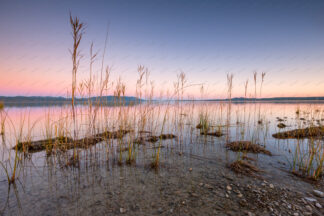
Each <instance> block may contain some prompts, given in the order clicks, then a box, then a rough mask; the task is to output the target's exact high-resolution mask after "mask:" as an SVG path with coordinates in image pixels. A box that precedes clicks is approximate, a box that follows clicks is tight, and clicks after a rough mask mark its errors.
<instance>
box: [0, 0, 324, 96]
mask: <svg viewBox="0 0 324 216" xmlns="http://www.w3.org/2000/svg"><path fill="white" fill-rule="evenodd" d="M323 11H324V1H323V0H321V1H316V0H313V1H308V0H246V1H241V0H236V1H234V0H218V1H216V0H215V1H214V0H200V1H198V0H151V1H148V0H146V1H144V0H138V1H133V0H118V1H117V0H116V1H80V0H69V1H58V0H56V1H54V0H53V1H50V0H49V1H43V0H39V1H36V0H29V1H25V0H23V1H15V0H0V95H7V96H15V95H26V96H67V95H68V94H69V92H71V80H72V74H71V71H72V61H71V55H70V53H69V49H70V48H71V47H72V37H71V29H70V24H69V13H70V12H71V13H72V15H73V16H78V17H79V18H80V20H81V21H82V22H84V23H85V24H86V29H85V35H84V37H83V40H82V42H81V47H80V51H81V54H82V56H83V57H82V59H81V63H80V67H79V71H78V73H77V79H78V83H80V82H81V81H85V80H87V79H88V77H89V61H90V60H89V50H90V44H91V43H92V42H93V44H94V50H95V51H96V52H98V57H97V60H96V62H95V63H94V73H95V74H97V76H98V77H99V74H100V69H101V64H102V55H103V51H104V47H105V38H106V34H107V32H108V42H107V47H106V54H105V57H104V61H103V63H104V66H105V67H106V66H109V67H110V68H111V76H110V85H109V86H108V89H107V92H106V94H113V91H114V86H115V85H116V81H117V80H118V79H120V80H122V82H124V83H125V84H126V94H127V95H135V89H136V81H137V79H138V72H137V68H138V66H139V65H144V66H145V67H147V68H148V71H149V72H150V76H149V81H153V82H154V84H153V85H154V92H155V97H158V96H159V95H160V94H164V95H165V94H166V92H167V91H169V92H170V93H172V92H173V89H174V82H176V81H177V75H178V74H180V73H181V72H184V73H185V74H186V80H187V82H186V85H187V86H188V87H187V88H186V89H185V92H184V96H185V97H190V98H192V97H194V98H199V97H204V98H224V97H226V96H227V78H226V77H227V74H233V93H232V96H233V97H241V96H244V93H245V90H244V82H246V80H248V83H249V84H248V96H252V97H254V81H253V72H257V73H258V77H257V89H258V97H259V96H260V93H259V89H260V85H261V84H260V83H261V73H262V72H265V73H266V76H265V79H264V83H263V86H262V92H261V96H262V97H283V96H324V13H323ZM201 85H203V86H204V92H203V94H202V93H201V90H200V89H201ZM148 88H150V87H148Z"/></svg>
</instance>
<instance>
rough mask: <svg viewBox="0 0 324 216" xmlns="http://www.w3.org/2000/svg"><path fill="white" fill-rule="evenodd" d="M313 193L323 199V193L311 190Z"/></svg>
mask: <svg viewBox="0 0 324 216" xmlns="http://www.w3.org/2000/svg"><path fill="white" fill-rule="evenodd" d="M313 193H314V195H315V196H317V197H320V198H323V197H324V193H323V192H322V191H319V190H313Z"/></svg>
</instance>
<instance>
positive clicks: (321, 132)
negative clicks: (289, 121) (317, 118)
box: [272, 127, 324, 139]
mask: <svg viewBox="0 0 324 216" xmlns="http://www.w3.org/2000/svg"><path fill="white" fill-rule="evenodd" d="M272 136H273V137H274V138H277V139H299V138H320V137H323V136H324V127H308V128H303V129H295V130H290V131H285V132H280V133H275V134H273V135H272Z"/></svg>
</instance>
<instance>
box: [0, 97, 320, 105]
mask: <svg viewBox="0 0 324 216" xmlns="http://www.w3.org/2000/svg"><path fill="white" fill-rule="evenodd" d="M88 100H89V99H88V98H76V99H75V103H76V105H83V104H85V105H86V104H88ZM90 100H91V102H92V103H97V102H99V103H101V102H100V101H102V103H101V104H104V105H114V104H116V102H117V104H118V103H119V100H121V101H122V103H124V104H125V105H129V104H136V103H138V102H140V101H143V102H144V101H146V100H144V99H141V100H140V99H139V98H136V97H129V96H124V97H120V98H117V97H115V96H103V97H101V98H100V97H91V98H90ZM0 101H1V102H3V103H4V105H5V106H51V105H52V106H63V105H69V104H71V98H64V97H47V96H30V97H29V96H11V97H8V96H0ZM154 101H155V102H164V101H167V100H163V99H162V100H154ZM171 101H177V100H174V99H173V100H171ZM181 101H182V102H230V101H231V102H232V103H324V97H272V98H243V97H239V98H232V99H231V100H229V99H195V100H187V99H185V100H181Z"/></svg>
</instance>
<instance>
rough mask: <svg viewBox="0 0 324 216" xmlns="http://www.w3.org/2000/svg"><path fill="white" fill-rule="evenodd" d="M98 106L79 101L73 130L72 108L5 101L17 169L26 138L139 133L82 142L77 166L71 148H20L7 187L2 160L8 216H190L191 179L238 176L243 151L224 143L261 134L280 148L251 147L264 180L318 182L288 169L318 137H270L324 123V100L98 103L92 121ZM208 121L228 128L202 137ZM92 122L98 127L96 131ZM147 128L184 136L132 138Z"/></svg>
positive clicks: (3, 148) (1, 148)
mask: <svg viewBox="0 0 324 216" xmlns="http://www.w3.org/2000/svg"><path fill="white" fill-rule="evenodd" d="M95 109H96V108H95V107H93V108H92V111H89V107H85V106H78V107H77V111H76V116H77V118H76V125H77V126H76V127H74V122H73V120H72V117H71V116H72V112H71V109H70V107H59V106H57V107H9V108H5V110H4V111H3V112H2V113H1V118H2V120H3V119H5V122H4V134H3V135H2V136H1V141H0V161H1V162H2V164H3V165H4V166H7V169H8V172H9V174H10V173H12V167H13V164H14V157H15V151H14V150H12V148H13V147H14V146H15V144H16V143H17V142H18V141H27V140H34V141H35V140H40V139H46V138H49V137H52V138H53V137H56V136H58V135H60V134H64V135H65V136H69V137H74V136H75V135H74V134H76V138H83V137H85V136H89V131H92V133H93V131H95V132H96V133H100V132H103V131H107V130H108V131H116V130H118V129H119V128H123V129H128V130H131V132H130V133H129V134H127V135H126V136H125V137H123V138H122V139H114V140H109V141H103V142H100V143H98V144H97V145H94V146H92V147H90V148H88V149H79V150H78V151H79V152H80V160H79V166H78V167H74V166H67V163H68V161H69V159H70V157H71V155H72V152H73V150H69V151H67V152H59V151H58V152H55V154H52V155H50V156H47V155H46V152H45V151H40V152H37V153H29V154H25V155H23V154H21V155H20V157H21V160H20V162H19V165H18V169H17V175H18V180H17V181H16V183H15V184H14V185H11V186H10V187H8V182H7V177H6V172H5V170H4V169H2V167H1V169H0V170H1V171H0V194H1V195H0V214H1V212H2V214H4V215H91V214H94V215H99V214H100V215H102V214H108V215H109V214H120V213H126V214H129V215H152V214H165V215H169V214H176V215H182V214H186V213H185V212H183V211H182V210H181V209H182V207H181V206H183V205H187V204H182V202H185V203H186V202H187V203H188V202H189V203H190V200H188V199H189V198H188V197H187V195H185V194H187V193H186V191H188V190H192V188H193V187H194V186H193V185H196V184H199V183H200V182H209V184H213V185H217V184H218V183H219V184H223V182H222V181H223V180H221V176H224V175H230V176H232V177H231V178H236V177H235V176H236V175H235V174H234V173H233V172H232V171H231V170H230V169H229V168H228V164H230V163H231V162H233V161H235V160H236V159H237V158H238V157H240V154H239V153H237V152H232V151H230V150H228V149H226V147H225V145H226V143H228V142H231V141H238V140H246V141H253V142H254V143H257V144H260V145H261V146H263V147H265V148H266V149H267V150H269V151H270V152H271V153H272V154H273V155H272V156H268V155H264V154H251V153H249V154H248V157H251V158H252V159H253V160H254V161H253V163H254V164H255V166H257V167H258V168H259V169H261V170H263V171H264V172H262V173H261V174H260V175H261V176H262V178H263V179H265V180H267V181H270V182H274V183H276V184H281V185H290V186H292V185H293V187H294V188H296V190H297V189H298V190H300V191H307V190H309V188H311V187H312V185H311V184H310V183H308V182H305V181H303V180H301V179H299V178H298V177H295V176H293V175H291V173H290V171H291V169H292V166H293V164H294V160H295V159H296V152H298V155H299V156H301V157H305V158H306V157H307V154H308V152H309V148H310V145H311V141H310V140H308V139H304V140H296V139H285V140H281V139H275V138H273V137H272V134H274V133H277V132H280V131H285V130H291V129H296V128H304V127H308V126H319V125H323V124H324V104H319V103H246V104H245V103H240V104H236V103H232V104H228V103H218V102H197V103H180V104H174V103H172V104H166V103H163V104H141V105H136V106H125V107H100V108H98V110H97V111H96V112H95V113H96V117H95V124H93V123H92V122H94V121H93V119H94V114H93V113H94V110H95ZM296 111H298V112H296ZM89 112H90V113H91V115H89ZM278 118H280V119H282V120H283V121H282V122H283V123H284V124H285V125H287V127H286V128H283V129H280V128H278V127H277V125H278V123H280V122H279V121H278ZM201 119H205V120H206V122H208V125H209V127H210V131H219V132H222V133H223V134H224V135H223V136H221V137H214V136H205V135H201V134H200V130H199V129H197V128H196V126H197V124H198V123H199V122H200V121H201ZM89 125H95V127H94V129H93V127H90V126H89ZM90 129H91V130H90ZM75 131H76V132H75ZM140 132H142V133H140ZM144 132H145V133H144ZM140 134H141V135H142V136H143V137H147V136H149V135H150V134H152V135H156V136H159V135H160V134H174V135H176V136H177V137H176V138H175V139H167V140H163V141H161V142H159V141H158V142H156V143H151V142H145V144H140V145H139V144H134V142H133V141H134V139H135V138H138V137H140ZM313 142H316V145H320V146H321V147H320V148H319V149H318V150H319V151H323V145H322V144H323V140H315V141H313ZM159 146H160V147H161V152H160V153H161V154H160V167H159V169H158V170H153V169H151V168H150V164H151V163H152V161H153V160H154V159H153V158H154V157H155V155H156V152H157V151H158V147H159ZM129 148H131V149H132V152H133V155H134V157H135V162H134V163H132V164H131V165H128V164H126V160H127V157H128V153H129V151H128V150H129ZM10 166H11V168H10ZM188 170H189V171H188ZM250 180H251V178H250V177H242V179H240V181H242V182H247V181H250ZM320 182H322V180H320ZM320 185H322V183H320ZM320 187H322V186H320ZM190 193H191V192H190ZM190 193H189V194H190ZM196 193H198V192H196ZM198 194H199V196H201V197H205V198H206V199H207V200H210V201H211V202H212V201H213V199H214V200H215V199H216V198H213V197H209V196H211V195H210V194H207V193H203V192H201V193H198ZM219 199H220V198H219ZM205 202H207V201H206V200H205ZM220 202H223V201H220ZM224 202H225V201H224ZM179 203H180V204H179ZM207 203H208V202H207ZM187 207H188V209H189V210H188V211H189V213H188V214H189V215H190V214H192V215H197V214H205V215H209V214H212V213H215V211H216V213H217V208H216V207H215V208H214V207H213V205H207V207H205V208H204V209H203V210H202V209H200V208H198V206H195V204H191V205H190V206H189V205H188V206H187Z"/></svg>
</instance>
